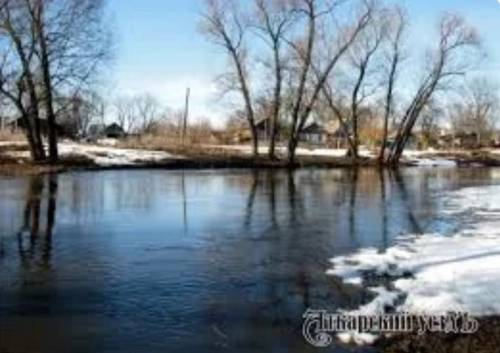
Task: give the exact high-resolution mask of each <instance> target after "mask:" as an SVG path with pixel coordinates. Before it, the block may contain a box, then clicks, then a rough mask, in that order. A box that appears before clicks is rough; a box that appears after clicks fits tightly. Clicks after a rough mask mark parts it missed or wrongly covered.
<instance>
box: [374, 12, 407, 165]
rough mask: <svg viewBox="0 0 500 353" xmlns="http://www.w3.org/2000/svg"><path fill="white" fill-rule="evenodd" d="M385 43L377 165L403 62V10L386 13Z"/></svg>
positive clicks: (404, 21)
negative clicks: (384, 74)
mask: <svg viewBox="0 0 500 353" xmlns="http://www.w3.org/2000/svg"><path fill="white" fill-rule="evenodd" d="M387 21H388V23H387V29H386V30H387V32H386V37H387V42H388V48H387V53H386V60H385V61H386V71H387V82H386V84H387V90H386V95H385V104H384V121H383V128H382V141H381V146H380V152H379V163H384V161H385V153H386V149H387V139H388V137H389V121H390V120H391V117H392V116H393V114H394V110H395V108H394V91H395V88H396V81H397V78H398V73H399V66H400V64H401V61H402V60H403V53H402V45H403V39H404V33H405V31H406V27H407V17H406V14H405V12H404V10H403V9H402V8H401V7H399V6H396V7H394V8H393V9H389V10H388V11H387Z"/></svg>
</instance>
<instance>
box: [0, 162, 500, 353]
mask: <svg viewBox="0 0 500 353" xmlns="http://www.w3.org/2000/svg"><path fill="white" fill-rule="evenodd" d="M498 178H500V173H498V172H496V171H495V170H477V171H470V170H463V171H462V170H455V171H448V170H447V171H440V170H404V171H401V172H400V173H395V172H392V171H380V170H377V169H358V170H301V171H296V172H285V171H265V170H261V171H217V172H212V171H198V172H197V171H189V172H187V171H186V172H166V171H133V172H132V171H127V172H125V171H122V172H116V171H115V172H100V173H74V174H63V175H59V176H57V175H47V176H43V177H32V178H27V179H25V178H18V179H2V178H0V198H1V199H2V203H0V215H2V217H0V266H1V268H2V271H0V283H2V286H1V287H0V343H1V344H0V351H2V349H4V350H7V351H23V352H34V351H36V352H40V353H45V352H47V353H48V352H50V353H58V352H66V351H68V350H69V347H71V350H72V351H89V352H90V351H99V352H113V351H117V350H120V351H121V352H137V351H148V352H164V351H169V352H189V351H203V352H219V351H220V350H221V349H226V350H228V351H243V352H244V351H248V352H254V351H266V352H267V351H276V352H307V351H310V347H308V346H307V345H306V344H305V342H304V340H303V339H302V336H301V334H300V328H301V323H302V314H303V312H304V311H305V310H306V309H307V308H322V309H331V310H335V309H336V308H338V307H343V308H349V307H355V306H357V305H359V304H360V303H362V302H364V301H366V300H368V299H369V298H368V296H369V295H368V294H367V293H366V292H364V291H361V290H359V289H357V288H355V287H353V286H349V285H344V284H342V283H341V282H339V281H337V280H336V279H335V278H331V277H328V276H326V275H325V270H326V269H328V268H329V266H330V263H329V259H330V258H331V257H333V256H335V255H340V254H346V253H349V252H352V251H356V250H357V249H358V248H360V247H376V248H379V249H380V250H381V251H382V250H383V249H385V248H387V247H389V246H390V245H391V244H392V242H393V240H394V238H395V237H396V236H397V235H399V234H408V233H417V234H419V233H425V232H429V231H432V230H433V229H434V227H435V225H436V218H440V215H439V207H440V203H439V195H440V193H442V192H446V191H447V190H451V189H454V188H458V187H462V186H470V185H484V184H488V183H494V182H498ZM446 221H447V222H448V220H446ZM440 222H442V220H440ZM34 322H36V328H34V327H35V326H34V324H33V323H34ZM110 328H112V330H110ZM55 333H57V340H54V335H55ZM55 342H57V343H55ZM2 344H3V345H5V347H2ZM331 351H332V352H336V353H337V352H343V350H342V349H341V348H338V347H336V348H332V350H331Z"/></svg>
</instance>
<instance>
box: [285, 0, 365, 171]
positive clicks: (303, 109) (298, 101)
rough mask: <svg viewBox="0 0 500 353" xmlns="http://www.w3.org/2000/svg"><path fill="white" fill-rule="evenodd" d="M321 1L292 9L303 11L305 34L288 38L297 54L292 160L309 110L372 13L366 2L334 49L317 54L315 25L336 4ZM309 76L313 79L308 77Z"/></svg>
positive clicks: (303, 0)
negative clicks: (291, 38) (297, 37)
mask: <svg viewBox="0 0 500 353" xmlns="http://www.w3.org/2000/svg"><path fill="white" fill-rule="evenodd" d="M322 4H323V2H321V1H317V0H300V1H297V2H296V5H295V6H296V7H295V11H296V12H297V13H300V14H302V16H303V17H304V20H305V23H306V24H305V26H306V30H305V33H306V35H305V38H299V39H298V40H296V41H290V44H291V46H292V47H293V48H294V51H295V54H296V58H297V59H296V62H297V63H298V64H297V68H296V73H297V75H296V79H293V78H292V80H291V81H292V85H293V86H294V87H296V89H293V99H292V100H293V103H292V104H291V133H290V140H289V143H288V162H289V164H293V163H294V161H295V152H296V149H297V146H298V143H299V138H300V134H301V132H302V130H303V129H304V127H305V125H306V123H307V120H308V118H309V117H310V114H311V112H312V110H313V108H314V106H315V104H316V102H317V101H318V98H319V96H320V94H321V92H322V90H323V88H324V85H325V84H326V82H327V80H328V79H329V77H330V75H331V73H332V71H333V69H334V68H335V67H336V65H337V64H338V62H339V60H340V59H341V58H342V57H343V55H344V54H345V53H346V52H347V51H348V50H349V48H350V47H351V46H352V44H353V43H354V41H355V40H356V38H357V37H358V35H359V34H360V32H361V31H362V30H363V29H364V28H365V27H366V26H367V25H368V23H369V21H370V18H371V16H372V6H371V4H369V3H367V2H365V4H366V5H367V6H366V8H365V10H364V11H363V12H362V14H361V15H360V16H359V17H358V18H357V19H356V22H355V24H354V25H351V26H349V28H348V29H346V30H343V31H341V33H340V34H339V36H338V38H337V43H336V45H335V48H334V50H329V51H327V56H326V57H325V56H324V51H322V52H321V54H322V56H321V57H318V56H319V55H318V52H319V50H316V45H317V43H318V37H319V36H318V27H326V28H328V29H329V30H331V27H327V26H325V24H323V23H321V21H320V19H321V18H322V17H323V16H326V15H328V14H330V15H331V13H332V11H334V9H335V8H336V5H337V3H336V2H333V3H332V2H327V5H326V7H322V6H324V5H322ZM321 63H323V65H321ZM311 78H312V80H311Z"/></svg>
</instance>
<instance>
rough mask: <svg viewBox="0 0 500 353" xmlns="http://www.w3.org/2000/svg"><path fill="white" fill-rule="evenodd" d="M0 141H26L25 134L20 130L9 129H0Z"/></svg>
mask: <svg viewBox="0 0 500 353" xmlns="http://www.w3.org/2000/svg"><path fill="white" fill-rule="evenodd" d="M0 141H15V142H26V136H24V134H23V133H21V132H12V131H11V130H0Z"/></svg>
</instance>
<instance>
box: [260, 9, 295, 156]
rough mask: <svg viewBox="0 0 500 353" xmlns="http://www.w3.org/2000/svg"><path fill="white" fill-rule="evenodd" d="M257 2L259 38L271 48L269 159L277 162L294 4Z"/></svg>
mask: <svg viewBox="0 0 500 353" xmlns="http://www.w3.org/2000/svg"><path fill="white" fill-rule="evenodd" d="M254 1H255V21H254V22H255V24H254V26H255V28H256V29H257V33H258V35H259V36H260V37H261V38H262V39H263V40H264V42H265V43H266V44H267V45H268V46H269V48H271V51H272V55H271V56H272V60H271V61H272V64H271V65H270V66H271V68H272V70H271V71H272V72H273V76H274V87H273V93H272V97H273V98H272V103H271V105H272V112H271V116H270V132H269V158H270V159H275V158H276V155H275V149H276V139H277V135H278V130H279V118H280V114H281V107H282V90H283V79H284V70H285V63H284V54H283V51H284V50H283V49H284V48H283V47H284V44H286V43H285V41H286V39H285V35H286V33H287V31H288V30H289V29H290V27H291V25H292V24H293V20H294V17H295V16H294V13H293V11H292V9H291V7H290V2H289V1H286V0H254Z"/></svg>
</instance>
